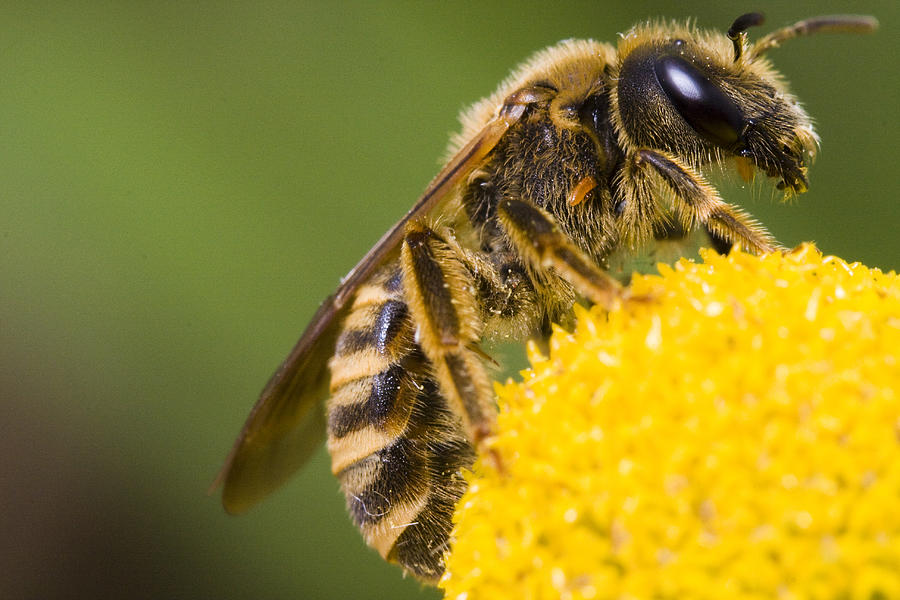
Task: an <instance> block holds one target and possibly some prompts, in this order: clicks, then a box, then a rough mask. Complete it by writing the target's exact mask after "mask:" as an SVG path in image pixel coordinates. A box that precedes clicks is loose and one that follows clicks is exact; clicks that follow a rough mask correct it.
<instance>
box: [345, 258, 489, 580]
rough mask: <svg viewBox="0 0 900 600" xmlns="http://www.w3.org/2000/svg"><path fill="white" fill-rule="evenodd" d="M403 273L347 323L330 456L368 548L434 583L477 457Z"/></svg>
mask: <svg viewBox="0 0 900 600" xmlns="http://www.w3.org/2000/svg"><path fill="white" fill-rule="evenodd" d="M398 273H399V270H398V269H397V268H396V267H389V268H386V269H383V270H382V271H381V272H379V273H378V274H376V276H375V277H373V279H372V280H371V281H370V282H369V283H368V284H367V285H366V286H364V287H362V288H361V289H360V290H359V292H358V293H357V295H356V298H355V301H354V304H353V307H352V308H351V311H350V314H349V315H348V317H347V319H346V321H345V322H344V329H343V331H342V332H341V334H340V336H339V338H338V340H337V344H336V348H335V356H334V358H333V359H332V361H331V371H332V379H331V398H330V399H329V401H328V406H327V412H328V449H329V451H330V453H331V458H332V470H333V471H334V473H335V474H336V475H337V477H338V479H339V481H340V483H341V488H342V490H343V492H344V494H345V496H346V498H347V507H348V510H349V512H350V516H351V518H352V519H353V522H354V523H355V524H356V525H357V527H359V528H360V531H361V532H362V534H363V537H365V539H366V542H367V543H368V544H369V545H370V546H372V547H373V548H375V549H376V550H378V552H379V553H380V554H381V555H382V556H383V557H385V558H387V559H388V560H392V561H394V562H398V563H400V564H401V565H402V566H403V567H404V568H406V569H407V570H408V571H410V572H412V573H413V574H414V575H416V576H417V577H419V578H421V579H426V580H429V581H435V580H436V579H437V578H439V577H440V575H441V574H442V573H443V569H444V567H443V552H444V551H445V550H446V548H447V544H448V539H449V535H450V529H451V517H452V515H453V508H454V505H455V503H456V501H457V500H458V499H459V497H460V496H462V494H463V492H464V491H465V488H466V484H465V481H464V480H463V479H462V477H461V475H460V472H461V470H462V469H464V468H467V467H469V466H471V464H472V462H473V461H474V451H473V449H472V446H471V444H470V443H469V442H468V440H467V438H466V436H465V434H464V433H463V430H462V425H461V422H460V419H459V417H458V416H457V415H455V414H454V413H453V412H451V411H450V410H449V409H448V408H447V405H446V401H445V400H444V398H443V397H442V395H441V393H440V390H439V387H438V384H437V383H436V382H435V380H434V378H433V376H432V375H431V372H432V369H431V366H430V365H429V363H428V362H427V360H426V359H425V357H424V355H423V354H422V352H421V350H420V349H419V347H418V345H417V344H416V343H415V342H414V340H413V334H412V330H413V325H412V322H411V319H410V316H409V311H408V307H407V305H406V302H405V301H404V299H403V295H402V293H403V291H402V289H401V287H402V286H400V285H397V284H396V282H397V281H398Z"/></svg>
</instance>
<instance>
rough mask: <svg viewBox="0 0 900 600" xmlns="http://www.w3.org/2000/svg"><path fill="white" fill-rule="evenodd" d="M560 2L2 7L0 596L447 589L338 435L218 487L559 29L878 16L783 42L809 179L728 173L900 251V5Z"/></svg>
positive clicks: (846, 250) (819, 236) (815, 224)
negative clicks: (806, 183)
mask: <svg viewBox="0 0 900 600" xmlns="http://www.w3.org/2000/svg"><path fill="white" fill-rule="evenodd" d="M550 4H551V3H546V2H523V1H519V2H509V3H492V4H489V5H486V4H482V3H469V4H454V5H440V6H438V5H432V4H427V5H426V4H416V3H393V4H386V3H385V4H369V3H357V4H349V3H348V4H342V5H340V6H337V5H333V4H331V3H325V2H323V3H312V4H310V3H290V2H284V3H279V2H256V3H249V2H248V3H245V4H217V3H195V4H191V3H177V2H154V3H149V2H148V3H139V2H135V3H125V2H109V3H101V2H92V3H78V4H74V3H71V4H70V3H63V2H58V3H55V4H53V3H51V4H39V3H35V4H27V5H24V3H23V5H15V4H8V5H6V6H5V7H4V10H3V13H2V14H3V18H2V19H0V32H2V34H0V135H2V142H0V215H2V216H0V399H2V400H0V423H2V425H0V427H2V435H0V452H2V456H3V459H2V463H0V478H2V483H0V597H2V598H59V597H66V598H94V597H104V598H108V597H125V598H375V599H379V598H393V599H400V598H436V597H438V594H437V593H436V592H435V591H433V590H423V589H422V588H421V587H420V586H419V585H418V584H417V583H416V582H414V581H412V580H409V579H405V580H404V579H403V578H402V577H401V574H400V571H399V570H398V569H396V568H395V567H392V566H389V565H386V564H385V563H383V562H382V561H381V560H380V559H379V558H378V557H377V556H376V554H375V553H374V552H373V551H370V550H368V549H367V548H366V547H365V545H364V544H363V542H362V541H361V539H360V537H359V534H358V533H357V531H356V530H355V529H354V528H353V526H352V525H351V524H350V522H349V520H348V518H347V516H346V514H345V512H344V506H343V504H344V501H343V498H342V496H341V495H340V494H339V491H338V488H337V483H336V481H335V480H334V479H333V478H332V477H331V475H330V474H329V468H328V460H327V456H326V455H325V453H324V450H323V451H320V452H319V453H318V454H317V455H316V456H315V458H314V460H313V461H312V463H311V464H310V465H309V466H308V468H306V469H305V470H304V471H303V472H302V473H300V474H299V475H298V476H297V477H295V478H294V479H293V481H292V482H291V483H290V484H289V485H288V486H286V488H285V489H283V490H282V491H280V492H279V493H277V494H275V495H274V496H273V497H272V498H271V499H270V500H269V501H268V502H266V503H264V504H263V505H261V506H260V507H259V508H258V509H256V510H254V511H252V512H251V513H250V514H248V515H246V516H244V517H240V518H230V517H226V516H225V514H224V513H223V511H222V509H221V507H220V504H219V502H218V500H217V499H216V498H214V497H207V496H206V495H205V492H206V488H207V486H208V485H209V483H210V482H211V481H212V479H213V476H214V475H215V473H216V471H217V469H218V468H219V466H220V464H221V461H222V459H223V458H224V456H225V454H226V452H227V450H228V448H229V446H230V444H231V442H232V440H233V438H234V436H235V435H236V434H237V432H238V429H239V427H240V425H241V423H242V422H243V419H244V417H245V416H246V414H247V412H248V410H249V408H250V406H251V405H252V403H253V402H254V400H255V399H256V396H257V393H258V392H259V390H260V389H261V388H262V386H263V384H264V383H265V382H266V379H267V378H268V377H269V375H270V373H271V372H272V370H273V369H274V368H275V366H276V365H277V364H278V363H279V361H281V359H282V358H283V357H284V355H285V354H286V353H287V351H288V350H289V349H290V348H291V346H292V345H293V343H294V341H295V340H296V338H297V336H298V335H299V334H300V332H301V331H302V330H303V327H304V326H305V324H306V321H307V319H308V318H309V317H310V316H311V315H312V313H313V311H314V310H315V309H316V307H317V305H318V303H319V302H320V300H322V298H324V296H325V295H326V294H328V293H329V292H330V291H331V290H332V289H333V288H334V287H335V286H336V284H337V283H338V281H339V278H340V277H341V276H342V275H343V274H345V273H346V272H347V270H348V269H349V268H350V267H351V266H352V265H353V264H354V263H355V262H356V260H357V259H358V258H360V257H361V256H362V255H363V253H364V252H365V251H366V250H367V249H368V248H369V247H370V246H371V245H372V243H373V242H375V240H377V239H378V237H379V236H380V235H381V233H382V232H384V231H385V230H386V229H387V228H388V227H389V226H390V225H391V224H392V223H393V222H394V221H395V220H396V219H397V218H398V217H399V216H401V215H402V214H403V213H404V212H405V210H406V209H407V208H408V207H409V206H410V205H411V204H412V202H413V201H414V200H415V198H416V197H417V195H418V194H419V193H420V191H421V190H422V189H423V187H424V186H425V184H426V183H427V182H428V181H429V179H430V178H431V176H432V175H434V174H435V173H436V171H437V169H438V167H439V164H438V159H439V158H440V157H441V156H442V155H443V152H444V148H445V145H446V142H447V138H448V133H450V132H451V131H453V130H455V129H456V115H457V113H458V111H459V110H460V109H461V108H462V107H463V106H465V105H466V104H467V103H470V102H471V101H474V100H475V99H477V98H479V97H481V96H483V95H485V94H487V93H489V92H491V91H492V90H493V89H494V87H495V85H496V84H497V83H498V82H499V81H500V80H501V79H502V78H503V77H504V76H505V75H506V74H507V72H508V70H509V69H510V68H511V67H512V66H514V65H515V64H516V63H517V62H519V61H520V60H522V59H523V58H525V57H526V56H528V55H529V53H531V52H532V51H534V50H537V49H539V48H541V47H544V46H546V45H549V44H551V43H553V42H556V41H558V40H559V39H562V38H566V37H595V38H597V39H600V40H607V41H612V40H615V38H616V34H617V32H620V31H624V30H626V29H627V28H628V27H629V26H630V25H631V24H632V23H634V22H636V21H639V20H642V19H645V18H647V17H650V16H668V17H677V18H684V17H688V16H694V17H697V20H698V22H699V24H700V25H702V26H706V27H715V28H719V29H725V28H727V26H728V25H729V24H730V22H731V20H732V19H733V18H734V17H735V16H737V14H738V13H740V12H744V11H746V10H751V9H762V10H764V11H765V12H767V13H768V17H769V24H768V25H767V26H766V27H765V28H764V29H763V31H767V30H768V29H771V28H772V27H774V26H777V25H781V24H786V23H787V22H790V21H793V20H796V19H798V18H801V17H806V16H810V15H812V14H822V13H829V12H858V13H872V14H875V15H877V16H878V17H879V19H880V20H881V24H882V28H881V31H880V32H879V33H878V34H876V35H875V36H869V37H859V36H826V35H822V36H818V37H814V38H808V39H802V40H797V41H793V42H791V43H789V44H788V45H787V46H785V47H784V48H782V49H780V50H777V51H774V52H773V53H772V58H773V59H774V60H775V63H776V64H777V65H778V67H779V68H780V69H781V70H782V71H783V72H784V73H785V74H786V76H787V77H788V79H789V80H790V81H791V82H792V85H793V89H794V91H795V92H796V93H797V95H798V96H799V97H800V98H801V99H802V100H803V101H804V103H805V105H806V107H807V108H808V110H809V112H810V113H811V114H812V115H813V116H814V118H815V119H816V122H817V124H818V131H819V133H820V135H821V137H822V152H821V155H820V158H819V159H818V161H817V163H816V164H815V165H814V167H813V170H812V172H811V181H812V185H811V189H810V191H809V193H807V194H806V195H805V196H803V197H802V198H800V200H799V201H798V202H795V203H793V205H791V206H783V205H780V204H778V203H775V202H772V194H771V193H770V192H769V190H768V188H767V187H762V186H756V187H755V188H754V189H740V188H738V187H731V188H728V189H726V190H725V192H724V193H725V194H726V197H727V198H729V199H732V200H736V201H738V202H740V203H741V204H743V205H744V206H745V207H747V208H748V209H749V210H750V211H751V212H752V213H753V214H755V215H756V216H757V217H759V218H760V219H761V220H762V221H763V222H765V223H766V224H767V225H768V226H769V228H770V229H771V230H772V231H773V232H774V233H775V234H776V236H777V237H778V238H779V239H780V240H781V241H782V242H784V243H786V244H788V245H793V244H796V243H798V242H800V241H802V240H815V241H817V242H818V243H819V245H820V246H821V248H822V249H823V250H825V251H827V252H829V253H835V254H838V255H840V256H842V257H845V258H847V259H849V260H860V261H863V262H865V263H866V264H868V265H871V266H878V267H882V268H886V269H892V268H893V269H896V268H897V267H898V265H900V260H898V258H900V240H898V235H897V234H898V225H897V224H898V215H900V210H898V208H897V198H898V177H897V171H898V167H897V164H896V161H897V152H896V144H897V140H898V133H900V131H898V126H897V117H898V108H897V104H898V76H897V66H896V64H897V58H896V57H897V56H898V55H900V47H898V40H900V36H898V35H897V28H898V9H897V3H895V2H857V3H853V4H852V5H851V4H850V3H847V2H818V1H817V2H810V1H806V2H794V3H790V4H788V3H779V2H768V1H759V2H755V3H753V4H746V5H745V4H740V5H738V4H736V3H727V4H728V5H727V6H725V5H726V3H722V2H681V3H679V6H678V8H673V6H671V5H670V3H667V2H649V1H640V0H632V1H630V2H617V3H610V2H603V1H600V0H593V1H590V2H584V3H561V4H557V5H556V6H553V7H551V6H550ZM752 35H754V36H758V35H760V32H759V31H753V32H752Z"/></svg>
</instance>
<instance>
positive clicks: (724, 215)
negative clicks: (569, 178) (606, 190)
mask: <svg viewBox="0 0 900 600" xmlns="http://www.w3.org/2000/svg"><path fill="white" fill-rule="evenodd" d="M632 164H633V165H634V166H635V167H636V168H634V169H633V170H632V176H633V178H638V177H640V176H641V173H642V172H643V173H646V170H645V169H642V168H641V166H642V165H645V164H646V165H650V166H651V167H652V168H653V172H654V173H656V174H657V175H659V176H660V177H661V178H662V180H663V181H664V182H665V184H666V185H667V186H668V187H669V189H671V190H672V192H673V194H674V208H675V212H676V214H677V215H678V217H679V219H680V221H681V225H682V227H684V228H685V230H687V231H691V230H693V229H694V228H695V227H697V226H698V225H702V226H703V227H705V228H706V229H707V231H709V233H710V235H711V237H712V239H713V240H714V242H713V243H714V244H715V245H716V247H717V249H719V250H720V249H724V248H730V247H731V246H732V245H734V244H738V245H740V246H741V247H742V248H743V249H744V250H746V251H748V252H754V253H757V254H762V253H766V252H773V251H775V250H778V249H780V248H781V247H780V246H779V245H778V243H777V242H775V240H774V239H773V238H772V235H771V234H770V233H769V232H768V231H766V229H765V228H764V227H763V226H762V225H760V224H759V223H758V222H757V221H756V220H755V219H753V217H751V216H750V215H748V214H747V213H745V212H744V211H742V210H740V209H739V208H737V207H735V206H732V205H730V204H728V203H727V202H725V201H723V200H722V199H721V198H720V197H719V194H718V193H717V192H716V190H715V189H714V188H713V187H712V186H711V185H709V183H707V181H706V179H705V178H704V177H703V176H702V175H701V174H700V173H698V172H697V171H695V170H694V169H693V168H691V167H690V166H688V165H686V164H684V163H683V162H682V161H680V160H679V159H677V158H675V157H674V156H672V155H671V154H668V153H665V152H660V151H658V150H650V149H646V148H644V149H640V150H638V151H637V152H635V153H634V155H633V158H632Z"/></svg>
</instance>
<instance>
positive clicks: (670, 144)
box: [615, 29, 816, 193]
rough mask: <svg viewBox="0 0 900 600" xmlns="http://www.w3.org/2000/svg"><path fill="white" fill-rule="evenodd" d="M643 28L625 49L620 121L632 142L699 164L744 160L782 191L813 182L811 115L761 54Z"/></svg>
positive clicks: (722, 41) (720, 40)
mask: <svg viewBox="0 0 900 600" xmlns="http://www.w3.org/2000/svg"><path fill="white" fill-rule="evenodd" d="M654 33H655V32H653V31H648V30H646V29H639V30H637V31H636V32H633V33H632V34H630V35H629V36H626V38H625V40H624V41H623V44H622V46H623V47H622V48H620V57H621V60H620V63H619V68H618V72H617V76H616V78H615V79H616V81H617V94H616V97H615V99H616V106H617V111H618V113H617V119H618V125H619V127H620V131H621V133H622V135H623V137H624V138H625V139H626V140H628V143H631V144H635V145H639V146H648V147H653V148H661V149H665V150H667V151H670V152H672V153H674V154H677V155H679V156H683V157H686V158H688V160H689V162H691V163H692V164H694V165H702V164H704V163H705V162H709V160H710V159H709V158H708V157H711V156H715V157H717V158H718V159H723V158H730V157H737V158H739V159H742V160H747V161H750V162H751V163H752V164H753V165H755V166H756V167H757V168H759V169H760V170H761V171H763V172H764V173H765V174H766V175H768V176H770V177H775V178H778V180H779V181H778V186H779V189H786V190H788V191H789V192H796V193H802V192H805V191H806V189H807V187H808V180H807V178H806V169H807V167H806V162H807V159H808V158H810V157H811V156H812V155H813V154H814V151H815V147H816V135H815V133H814V132H813V129H812V125H811V122H810V119H809V117H808V116H807V114H806V113H805V111H804V110H803V109H802V107H801V106H800V105H799V104H798V102H797V101H796V100H795V99H794V98H793V96H791V95H790V94H789V93H788V91H787V89H786V87H785V85H784V84H783V82H782V81H781V78H780V76H779V75H778V74H777V73H776V72H775V71H774V70H773V69H772V67H771V66H770V65H769V63H768V62H767V61H766V60H765V59H763V58H761V57H758V56H753V55H751V54H749V53H742V54H741V55H740V56H739V57H735V56H734V55H733V52H732V50H733V49H732V45H731V42H730V41H729V40H728V38H727V37H726V36H725V35H722V34H720V35H718V36H713V35H706V36H700V35H697V33H696V32H694V33H693V34H692V32H690V31H683V32H680V35H678V34H675V35H662V36H660V35H654Z"/></svg>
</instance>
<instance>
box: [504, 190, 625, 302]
mask: <svg viewBox="0 0 900 600" xmlns="http://www.w3.org/2000/svg"><path fill="white" fill-rule="evenodd" d="M497 214H498V217H499V221H500V224H501V225H502V227H503V229H504V230H505V232H506V234H507V236H508V237H509V239H510V241H511V242H512V244H513V245H514V246H515V247H516V248H517V249H518V251H519V252H520V254H521V255H522V256H523V257H524V258H525V260H526V261H527V262H528V263H529V264H530V265H531V266H532V268H534V269H536V270H537V271H539V272H540V271H543V270H546V269H548V268H553V269H554V270H556V272H557V273H559V275H560V276H561V277H562V278H563V279H565V280H566V281H568V282H569V283H570V284H572V286H574V287H575V289H576V290H577V291H578V292H579V293H580V294H582V295H583V296H584V297H586V298H587V299H588V300H590V301H592V302H594V303H596V304H599V305H601V306H602V307H603V308H606V309H607V310H610V309H612V308H613V307H614V306H615V305H616V303H617V301H618V300H619V299H620V298H621V297H622V295H623V292H624V288H623V287H622V285H621V284H620V283H619V282H618V281H616V280H615V279H614V278H613V277H612V276H611V275H609V274H608V273H607V272H606V271H604V270H603V269H601V268H600V267H598V266H597V265H596V264H595V263H594V262H593V261H592V260H591V259H590V258H588V256H587V255H586V254H585V253H584V252H582V251H581V249H580V248H578V247H577V246H576V245H575V244H574V243H573V242H572V241H571V240H570V239H569V238H568V237H567V236H566V235H565V234H563V233H562V232H561V231H560V230H559V228H558V227H557V226H556V223H555V222H554V220H553V217H551V216H550V215H549V214H548V213H547V212H546V211H544V210H543V209H541V208H538V207H537V206H535V205H533V204H531V203H530V202H526V201H524V200H519V199H512V198H504V199H503V200H501V201H500V202H499V204H498V206H497Z"/></svg>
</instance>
